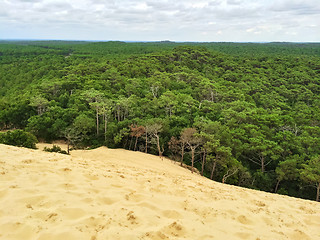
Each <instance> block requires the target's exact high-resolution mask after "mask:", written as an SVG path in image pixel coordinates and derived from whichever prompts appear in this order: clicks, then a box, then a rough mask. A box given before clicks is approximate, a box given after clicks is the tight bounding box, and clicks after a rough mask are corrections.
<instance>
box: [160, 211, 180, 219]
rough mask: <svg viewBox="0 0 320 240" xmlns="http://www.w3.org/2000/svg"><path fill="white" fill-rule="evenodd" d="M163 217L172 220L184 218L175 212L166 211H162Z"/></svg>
mask: <svg viewBox="0 0 320 240" xmlns="http://www.w3.org/2000/svg"><path fill="white" fill-rule="evenodd" d="M162 215H163V216H164V217H166V218H171V219H178V218H181V217H182V216H181V214H180V213H179V212H177V211H175V210H164V211H162Z"/></svg>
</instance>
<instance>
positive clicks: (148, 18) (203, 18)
mask: <svg viewBox="0 0 320 240" xmlns="http://www.w3.org/2000/svg"><path fill="white" fill-rule="evenodd" d="M0 39H68V40H122V41H157V40H171V41H205V42H216V41H228V42H268V41H290V42H320V0H211V1H209V0H171V1H169V0H168V1H164V0H121V1H120V0H0Z"/></svg>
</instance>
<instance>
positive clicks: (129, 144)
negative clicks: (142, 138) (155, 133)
mask: <svg viewBox="0 0 320 240" xmlns="http://www.w3.org/2000/svg"><path fill="white" fill-rule="evenodd" d="M132 139H133V137H131V139H130V144H129V150H131V146H132Z"/></svg>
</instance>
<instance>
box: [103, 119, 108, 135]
mask: <svg viewBox="0 0 320 240" xmlns="http://www.w3.org/2000/svg"><path fill="white" fill-rule="evenodd" d="M107 125H108V120H107V115H104V141H106V140H107V135H106V134H107Z"/></svg>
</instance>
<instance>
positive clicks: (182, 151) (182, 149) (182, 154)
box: [181, 143, 184, 167]
mask: <svg viewBox="0 0 320 240" xmlns="http://www.w3.org/2000/svg"><path fill="white" fill-rule="evenodd" d="M183 157H184V143H182V146H181V167H182V165H183Z"/></svg>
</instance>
